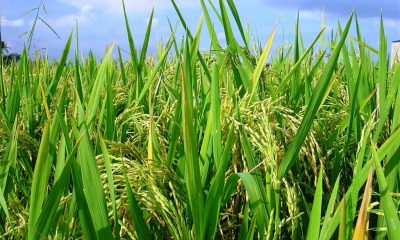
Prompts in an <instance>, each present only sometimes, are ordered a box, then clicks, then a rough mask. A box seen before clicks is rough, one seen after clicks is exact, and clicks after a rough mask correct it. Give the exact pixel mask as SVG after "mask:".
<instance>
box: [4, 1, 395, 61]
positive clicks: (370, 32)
mask: <svg viewBox="0 0 400 240" xmlns="http://www.w3.org/2000/svg"><path fill="white" fill-rule="evenodd" d="M42 1H43V5H44V7H45V8H44V9H43V8H41V9H40V11H39V16H40V17H41V19H43V20H44V21H45V22H46V23H48V24H49V25H50V26H51V27H52V29H53V30H54V31H55V32H56V33H57V35H56V34H54V33H53V32H52V30H50V29H49V28H48V27H47V26H46V24H45V23H43V22H41V21H39V22H38V24H37V26H36V30H35V32H34V36H33V41H32V47H31V49H32V52H37V53H40V54H42V55H45V54H48V56H49V57H50V58H51V59H57V58H59V57H60V55H61V53H62V50H63V48H64V46H65V43H66V41H67V39H68V36H69V34H70V32H71V31H72V30H73V31H75V26H76V22H78V29H79V30H78V39H79V50H80V51H81V52H82V53H83V54H87V53H88V51H89V49H91V50H92V51H93V52H94V54H95V55H96V56H98V57H101V56H103V55H104V52H105V49H106V47H107V46H109V45H110V44H112V43H113V42H115V43H116V44H117V45H119V46H120V47H121V49H122V50H123V51H122V53H123V56H124V57H125V58H128V57H129V53H128V49H129V45H128V40H127V36H126V30H125V25H124V17H123V12H122V3H121V2H120V1H118V0H102V1H101V0H51V1H50V0H42ZM40 2H41V1H40V0H35V1H32V0H31V1H27V0H1V1H0V16H1V30H2V40H3V41H5V42H6V44H7V46H8V47H9V52H16V53H19V52H21V50H22V48H23V46H24V44H25V43H26V41H27V38H28V34H27V33H28V32H29V30H30V29H31V27H32V24H33V20H34V19H35V16H36V13H37V12H36V11H35V8H37V7H38V6H40ZM205 2H207V1H205ZM213 2H214V4H215V6H216V7H218V1H213ZM225 2H226V1H225ZM176 3H177V5H178V6H179V8H180V10H181V12H182V14H183V16H184V18H185V20H186V22H187V23H188V25H189V28H190V29H192V31H193V32H194V31H195V30H196V26H197V24H198V22H199V20H200V17H201V14H202V10H201V5H200V3H199V1H197V0H176ZM235 3H236V7H237V9H238V12H239V15H240V17H241V20H242V23H243V24H244V25H248V26H249V29H250V33H251V35H253V36H254V37H255V38H256V39H258V40H259V41H260V42H261V43H262V44H263V43H265V41H266V40H267V38H268V36H269V34H270V33H271V31H272V29H273V27H274V26H276V29H277V33H276V37H275V39H274V45H273V47H277V46H282V45H283V44H285V43H291V42H293V39H294V28H295V22H296V18H297V12H299V16H300V30H301V33H302V36H303V39H304V42H305V43H306V44H307V43H310V42H311V41H312V40H313V39H314V38H315V37H316V35H317V34H318V32H319V31H320V28H321V19H322V18H321V16H322V13H323V15H324V24H325V25H326V27H327V29H326V35H325V36H326V38H327V37H328V36H329V35H330V32H331V31H335V30H336V28H337V23H338V21H340V22H341V24H342V26H343V25H344V24H345V23H346V21H347V19H348V17H349V15H350V14H351V12H352V10H353V9H355V10H356V12H357V15H358V20H359V23H360V27H361V33H362V35H363V37H364V39H365V41H366V42H367V43H368V44H369V45H371V46H372V47H375V48H377V47H378V41H379V21H380V16H381V14H382V15H383V20H384V27H385V33H386V36H387V39H388V43H389V44H390V42H392V41H394V40H399V39H400V0H380V1H379V0H336V1H333V0H331V1H329V0H247V1H246V0H235ZM125 4H126V7H127V13H128V18H129V23H130V27H131V30H132V34H133V38H134V41H135V44H136V46H137V47H140V45H141V43H142V41H143V37H144V34H145V31H146V27H147V23H148V20H149V16H150V13H151V10H152V8H153V7H154V18H153V24H152V31H151V37H150V43H149V52H150V53H155V51H156V46H157V43H158V42H160V41H163V42H165V41H166V40H167V39H168V37H169V36H170V30H169V25H168V21H170V22H171V23H172V24H173V25H175V24H178V17H177V14H176V12H175V10H174V8H173V7H172V4H171V2H170V1H169V0H148V1H144V0H142V1H140V0H125ZM208 6H209V5H208ZM209 11H210V13H212V8H211V7H210V8H209ZM212 17H213V21H214V24H215V29H216V32H217V34H218V38H220V40H221V42H223V41H224V40H223V38H224V34H223V27H222V25H221V24H220V23H219V21H218V18H216V17H215V15H214V14H212ZM232 23H233V21H232ZM353 23H354V21H353ZM202 32H203V34H202V38H201V40H200V48H202V49H207V47H208V46H209V40H208V34H207V27H206V23H205V21H204V23H203V29H202ZM183 34H184V31H183V29H182V28H180V29H178V31H177V34H176V35H177V36H178V37H181V36H183ZM350 34H351V35H353V36H355V24H353V27H352V31H351V32H350ZM235 35H236V36H237V39H240V35H239V32H238V30H237V29H235ZM74 41H75V35H74ZM75 46H76V42H74V43H73V47H72V49H73V50H74V49H75ZM389 49H390V48H389ZM71 52H73V51H71Z"/></svg>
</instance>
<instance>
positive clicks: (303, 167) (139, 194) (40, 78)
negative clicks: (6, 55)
mask: <svg viewBox="0 0 400 240" xmlns="http://www.w3.org/2000/svg"><path fill="white" fill-rule="evenodd" d="M200 2H201V5H202V8H203V17H202V19H201V20H200V21H199V25H198V28H197V30H196V31H193V32H191V30H190V29H188V28H187V27H186V24H185V21H184V19H183V18H182V16H181V14H180V11H179V8H178V7H177V6H176V4H175V2H173V1H172V4H173V5H174V7H175V9H176V13H177V14H178V15H179V17H180V24H181V26H182V27H183V29H186V30H185V32H186V34H185V36H184V37H183V38H180V36H175V33H174V30H173V29H174V28H173V27H171V37H170V39H169V40H168V41H167V42H165V44H164V45H160V46H159V47H158V49H157V52H156V53H155V54H154V55H155V56H154V57H150V58H148V57H147V56H148V53H147V46H148V43H149V36H150V32H151V25H152V18H153V14H151V17H150V21H149V24H148V28H147V32H146V33H145V38H144V42H143V43H142V44H141V48H137V47H135V43H134V41H133V39H132V37H131V36H132V35H131V30H130V27H129V23H128V19H127V15H126V13H125V15H124V17H125V21H126V30H127V33H128V40H129V44H130V54H131V58H130V60H129V61H123V60H122V58H121V52H120V49H119V48H117V47H114V46H111V47H110V48H109V49H108V51H107V53H106V55H105V56H104V58H103V59H102V61H101V62H100V63H97V61H96V58H95V57H94V56H93V55H91V54H90V55H89V56H88V57H87V58H80V57H79V54H78V52H76V53H75V58H74V59H72V60H69V59H68V57H67V56H68V54H69V52H70V47H71V43H72V42H73V41H72V34H71V36H70V37H69V40H68V42H67V44H66V46H65V49H64V51H63V53H62V57H61V59H60V60H59V61H58V62H50V61H49V60H48V59H47V58H46V57H44V58H43V57H36V58H34V59H30V58H29V56H28V54H27V52H26V51H24V52H23V53H22V54H21V59H20V60H19V62H13V63H10V64H5V63H2V65H1V68H0V69H1V72H0V84H1V85H0V165H1V167H0V205H1V209H0V222H1V224H0V235H1V237H2V238H7V239H21V238H24V239H39V238H46V239H79V238H84V239H113V238H117V239H118V238H123V239H131V238H132V239H171V238H173V239H214V238H216V239H255V238H256V239H288V238H292V239H304V238H307V239H331V238H335V239H336V238H339V239H349V238H352V237H353V238H354V239H363V238H364V237H374V238H377V239H382V238H386V237H388V238H390V239H396V237H398V236H399V235H398V234H399V232H400V223H399V218H398V217H399V215H398V210H399V188H400V186H399V176H400V175H399V157H400V148H399V147H400V129H399V126H400V91H399V90H400V66H399V65H397V66H393V67H391V66H388V61H387V60H388V53H387V42H386V38H385V34H384V29H383V24H382V23H381V27H380V35H381V36H380V43H379V49H377V50H375V49H373V48H372V47H370V46H368V45H367V44H365V43H364V41H363V36H362V34H361V31H360V29H359V26H358V23H357V18H356V17H355V16H354V15H353V14H351V16H350V17H349V20H348V22H347V23H346V25H344V27H343V28H342V27H341V26H340V25H339V26H338V30H337V32H336V34H332V35H330V36H331V37H330V39H329V40H328V39H327V37H326V36H325V34H324V29H322V30H321V32H320V34H318V35H317V36H316V37H315V40H314V41H313V42H312V43H311V44H310V45H309V46H304V44H303V43H302V40H301V39H302V38H301V34H300V32H299V28H298V26H299V21H297V23H296V27H295V33H296V34H295V38H294V40H293V44H291V45H290V47H289V48H278V49H276V50H275V51H270V50H271V46H272V42H273V39H274V34H275V30H272V31H271V34H270V36H269V38H268V40H267V42H266V44H265V46H264V47H260V44H259V43H258V42H254V41H251V37H250V36H249V34H248V31H246V30H245V29H244V28H243V27H242V23H241V21H240V18H239V15H238V11H237V9H236V7H235V5H234V3H233V1H232V0H227V1H223V0H220V1H219V8H218V6H211V7H210V6H209V5H206V4H205V3H204V1H203V0H201V1H200ZM209 3H210V4H211V2H209ZM217 9H218V10H217ZM210 10H211V11H214V12H211V11H210ZM210 14H216V15H218V16H219V17H218V18H216V19H217V21H218V20H219V21H220V22H214V23H213V22H212V19H211V17H210ZM122 17H123V16H122ZM203 21H204V22H205V25H206V27H207V28H206V29H207V30H208V35H209V36H210V39H211V40H210V50H209V51H206V52H201V51H199V40H200V35H201V33H202V30H203V31H205V30H204V29H205V27H202V23H203ZM213 24H221V25H222V26H223V27H224V31H225V37H226V46H227V47H221V44H220V42H219V40H218V38H217V34H216V32H215V30H214V27H213ZM350 28H353V29H354V30H355V32H356V36H352V37H351V36H350V34H349V30H350ZM233 29H237V31H238V32H239V33H240V34H239V37H238V39H237V38H236V37H235V36H234V34H233V32H234V30H233ZM235 31H236V30H235ZM113 48H114V49H113ZM113 50H114V52H116V53H117V54H116V57H115V58H113V57H112V53H113ZM271 52H274V54H272V55H271V54H270V53H271ZM267 62H268V64H267Z"/></svg>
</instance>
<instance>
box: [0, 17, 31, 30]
mask: <svg viewBox="0 0 400 240" xmlns="http://www.w3.org/2000/svg"><path fill="white" fill-rule="evenodd" d="M24 24H25V22H24V20H23V19H15V20H11V19H7V18H6V17H4V16H1V25H2V26H4V27H22V26H24Z"/></svg>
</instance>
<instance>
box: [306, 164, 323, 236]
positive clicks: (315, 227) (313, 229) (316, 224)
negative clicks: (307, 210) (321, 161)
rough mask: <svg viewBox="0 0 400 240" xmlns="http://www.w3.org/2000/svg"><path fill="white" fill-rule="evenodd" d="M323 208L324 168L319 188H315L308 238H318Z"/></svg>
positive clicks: (318, 183) (320, 173) (319, 177)
mask: <svg viewBox="0 0 400 240" xmlns="http://www.w3.org/2000/svg"><path fill="white" fill-rule="evenodd" d="M321 208H322V168H321V169H320V171H319V176H318V182H317V189H316V190H315V195H314V201H313V205H312V210H311V215H310V221H309V223H308V228H307V240H312V239H318V237H319V230H320V224H321Z"/></svg>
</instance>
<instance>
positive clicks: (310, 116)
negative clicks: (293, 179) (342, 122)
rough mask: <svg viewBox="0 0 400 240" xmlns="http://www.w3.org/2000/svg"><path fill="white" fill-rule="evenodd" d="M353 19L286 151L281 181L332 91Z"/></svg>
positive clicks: (330, 59)
mask: <svg viewBox="0 0 400 240" xmlns="http://www.w3.org/2000/svg"><path fill="white" fill-rule="evenodd" d="M352 18H353V14H352V15H351V16H350V18H349V20H348V21H347V24H346V27H345V29H344V31H343V34H342V36H341V38H340V41H339V43H338V44H337V45H336V47H335V49H334V50H333V52H332V55H331V57H330V58H329V60H328V63H327V65H326V66H325V68H324V70H323V72H322V75H321V79H320V80H319V81H318V83H317V86H316V88H315V90H314V92H313V94H312V96H311V100H310V104H309V105H308V107H307V110H306V112H305V114H304V117H303V120H302V121H301V124H300V127H299V129H298V131H297V134H296V135H295V137H294V139H293V141H292V142H291V143H290V145H289V147H288V150H287V151H286V153H285V155H284V157H283V159H282V161H281V164H280V165H279V170H278V178H279V179H282V178H283V177H284V176H285V175H286V173H287V171H288V170H289V169H290V167H291V166H292V165H293V164H294V162H295V161H296V159H297V157H298V156H297V155H298V154H299V151H300V148H301V147H302V145H303V143H304V140H305V138H306V137H307V135H308V131H309V129H310V128H311V125H312V123H313V121H314V117H315V115H316V114H317V111H318V109H319V108H320V106H321V105H322V104H323V100H324V99H325V95H326V94H327V93H328V91H329V90H330V88H329V85H330V84H331V81H332V75H333V72H334V71H335V68H336V64H337V61H338V58H339V54H340V50H341V48H342V46H343V44H344V42H345V40H346V37H347V34H348V32H349V29H350V25H351V20H352Z"/></svg>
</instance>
